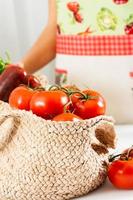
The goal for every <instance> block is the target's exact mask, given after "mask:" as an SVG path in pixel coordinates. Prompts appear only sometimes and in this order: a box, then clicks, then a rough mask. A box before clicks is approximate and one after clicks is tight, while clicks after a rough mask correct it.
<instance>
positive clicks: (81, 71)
mask: <svg viewBox="0 0 133 200" xmlns="http://www.w3.org/2000/svg"><path fill="white" fill-rule="evenodd" d="M56 83H59V84H75V85H77V86H79V87H81V88H86V87H89V88H93V89H95V90H98V91H100V92H101V93H102V94H103V96H104V97H105V99H106V101H107V114H109V115H113V116H114V118H115V119H116V121H117V123H133V89H132V88H133V0H57V61H56Z"/></svg>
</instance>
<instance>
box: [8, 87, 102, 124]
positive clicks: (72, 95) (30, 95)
mask: <svg viewBox="0 0 133 200" xmlns="http://www.w3.org/2000/svg"><path fill="white" fill-rule="evenodd" d="M9 104H10V106H12V107H15V108H17V109H21V110H26V111H30V110H31V111H32V112H33V113H34V114H36V115H37V116H39V117H42V118H44V119H46V120H54V121H75V120H85V119H90V118H93V117H96V116H99V115H104V114H105V112H106V103H105V100H104V98H103V97H102V95H101V94H100V93H98V92H96V91H94V90H91V89H87V90H84V91H81V90H79V89H77V88H76V87H72V86H69V87H61V86H51V87H50V88H49V89H47V90H45V89H44V88H38V89H34V90H33V89H30V88H28V87H27V86H19V87H17V88H15V89H14V90H13V91H12V93H11V94H10V97H9Z"/></svg>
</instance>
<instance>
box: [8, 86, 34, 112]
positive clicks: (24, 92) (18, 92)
mask: <svg viewBox="0 0 133 200" xmlns="http://www.w3.org/2000/svg"><path fill="white" fill-rule="evenodd" d="M33 94H34V92H33V90H31V89H29V88H27V87H25V86H19V87H17V88H16V89H14V90H13V91H12V93H11V94H10V96H9V104H10V106H12V107H14V108H18V109H20V110H27V111H29V110H30V100H31V98H32V96H33Z"/></svg>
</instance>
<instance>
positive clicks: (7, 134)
mask: <svg viewBox="0 0 133 200" xmlns="http://www.w3.org/2000/svg"><path fill="white" fill-rule="evenodd" d="M18 119H19V118H17V117H15V116H13V115H1V116H0V151H2V150H3V149H4V148H5V147H6V146H7V145H8V144H9V143H10V141H11V140H12V137H13V135H14V134H15V133H16V131H15V130H16V122H18Z"/></svg>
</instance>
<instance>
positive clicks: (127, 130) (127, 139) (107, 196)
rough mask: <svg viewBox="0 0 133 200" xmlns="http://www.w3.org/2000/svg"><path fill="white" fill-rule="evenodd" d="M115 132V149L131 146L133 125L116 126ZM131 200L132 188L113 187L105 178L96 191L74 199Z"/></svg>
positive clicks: (132, 142)
mask: <svg viewBox="0 0 133 200" xmlns="http://www.w3.org/2000/svg"><path fill="white" fill-rule="evenodd" d="M116 132H117V135H118V144H117V151H116V153H119V152H120V151H121V150H123V149H125V148H128V147H131V146H132V145H133V125H132V126H131V125H130V126H128V125H123V126H117V127H116ZM89 199H90V200H133V190H132V191H125V190H118V189H116V188H114V187H113V186H112V185H111V183H109V181H108V180H107V181H106V183H105V184H104V185H103V186H102V187H100V188H99V189H97V190H96V191H94V192H92V193H90V194H88V195H87V196H84V197H81V198H77V199H76V200H89Z"/></svg>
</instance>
